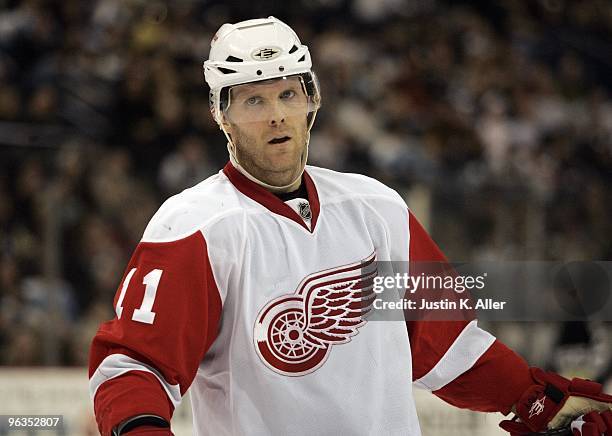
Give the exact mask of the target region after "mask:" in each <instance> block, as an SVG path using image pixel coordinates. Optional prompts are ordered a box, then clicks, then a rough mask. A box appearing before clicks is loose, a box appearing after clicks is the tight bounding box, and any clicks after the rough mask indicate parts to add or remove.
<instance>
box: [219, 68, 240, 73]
mask: <svg viewBox="0 0 612 436" xmlns="http://www.w3.org/2000/svg"><path fill="white" fill-rule="evenodd" d="M217 70H219V71H221V72H222V73H223V74H232V73H235V72H236V70H230V69H229V68H223V67H217Z"/></svg>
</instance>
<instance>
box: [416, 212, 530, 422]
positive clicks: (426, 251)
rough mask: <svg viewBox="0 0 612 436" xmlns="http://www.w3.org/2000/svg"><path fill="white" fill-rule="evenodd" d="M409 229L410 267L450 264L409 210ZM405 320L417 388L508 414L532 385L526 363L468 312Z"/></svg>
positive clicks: (467, 405) (464, 405)
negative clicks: (430, 318) (483, 328)
mask: <svg viewBox="0 0 612 436" xmlns="http://www.w3.org/2000/svg"><path fill="white" fill-rule="evenodd" d="M409 230H410V248H409V256H410V265H411V266H410V268H411V269H413V265H418V264H419V263H420V262H423V263H429V262H438V263H440V264H442V265H447V264H448V261H447V259H446V257H445V256H444V254H443V253H442V252H441V250H440V249H439V248H438V246H437V245H436V244H435V242H433V240H432V239H431V238H430V236H429V235H428V234H427V232H426V231H425V230H424V229H423V227H422V226H421V224H420V223H419V222H418V221H417V219H416V218H415V217H414V215H413V214H412V213H411V212H410V213H409ZM443 269H445V270H451V269H452V268H450V266H448V267H446V268H443ZM406 324H407V327H408V334H409V338H410V346H411V352H412V361H413V381H414V384H415V386H416V387H419V388H422V389H426V390H429V391H432V392H433V393H434V394H435V395H436V396H438V397H440V398H441V399H443V400H444V401H446V402H448V403H450V404H452V405H454V406H457V407H461V408H465V409H471V410H477V411H482V412H502V413H504V414H507V413H509V412H510V410H511V408H512V406H513V405H514V403H515V402H516V401H517V400H518V398H519V397H520V395H521V394H522V393H523V392H524V391H525V390H526V389H527V387H528V386H530V385H531V383H532V381H531V377H530V375H529V368H528V365H527V363H526V362H525V361H524V360H523V359H522V358H521V357H520V356H518V355H517V354H516V353H515V352H513V351H512V350H510V349H509V348H508V347H506V346H505V345H504V344H502V343H501V342H500V341H498V340H497V339H495V338H494V337H493V336H492V335H491V334H489V333H488V332H486V331H484V330H482V329H481V328H479V327H478V326H477V321H476V319H474V318H473V317H472V316H471V315H470V314H469V313H468V314H466V316H459V317H449V319H446V320H441V319H436V320H427V317H426V316H423V317H421V318H418V319H410V320H409V319H408V318H407V321H406Z"/></svg>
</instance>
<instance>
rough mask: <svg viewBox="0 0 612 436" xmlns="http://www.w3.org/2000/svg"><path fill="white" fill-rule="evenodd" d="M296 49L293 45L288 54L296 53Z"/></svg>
mask: <svg viewBox="0 0 612 436" xmlns="http://www.w3.org/2000/svg"><path fill="white" fill-rule="evenodd" d="M297 49H298V48H297V46H296V45H294V46H293V47H291V50H289V54H291V53H293V52H296V51H297Z"/></svg>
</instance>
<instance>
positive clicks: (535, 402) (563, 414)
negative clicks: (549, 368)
mask: <svg viewBox="0 0 612 436" xmlns="http://www.w3.org/2000/svg"><path fill="white" fill-rule="evenodd" d="M530 371H531V377H532V378H533V380H534V383H535V384H533V385H532V386H530V387H529V388H527V390H526V391H525V392H524V393H523V395H522V396H521V398H519V400H518V402H517V403H516V405H515V413H516V417H515V418H514V419H513V420H505V421H502V422H501V423H500V424H499V426H500V427H501V428H503V429H504V430H506V431H508V432H510V434H511V435H512V436H525V435H531V434H534V433H535V434H537V433H538V432H542V434H559V435H562V434H570V435H571V432H569V425H570V423H571V422H572V420H574V419H575V418H576V417H578V416H580V415H587V414H589V412H603V411H606V410H612V395H607V394H604V393H603V392H602V391H601V389H602V386H601V385H600V384H599V383H595V382H593V381H590V380H584V379H581V378H574V379H573V380H571V381H570V380H568V379H566V378H564V377H561V376H560V375H558V374H555V373H552V372H545V371H542V370H541V369H539V368H531V370H530ZM563 429H566V430H565V433H564V431H563ZM549 430H559V431H557V432H556V433H554V432H550V431H549ZM585 434H588V433H585ZM611 436H612V435H611Z"/></svg>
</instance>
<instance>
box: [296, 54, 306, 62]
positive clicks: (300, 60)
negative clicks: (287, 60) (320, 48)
mask: <svg viewBox="0 0 612 436" xmlns="http://www.w3.org/2000/svg"><path fill="white" fill-rule="evenodd" d="M304 59H306V55H304V56H302V57H301V58H299V59H298V62H304Z"/></svg>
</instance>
